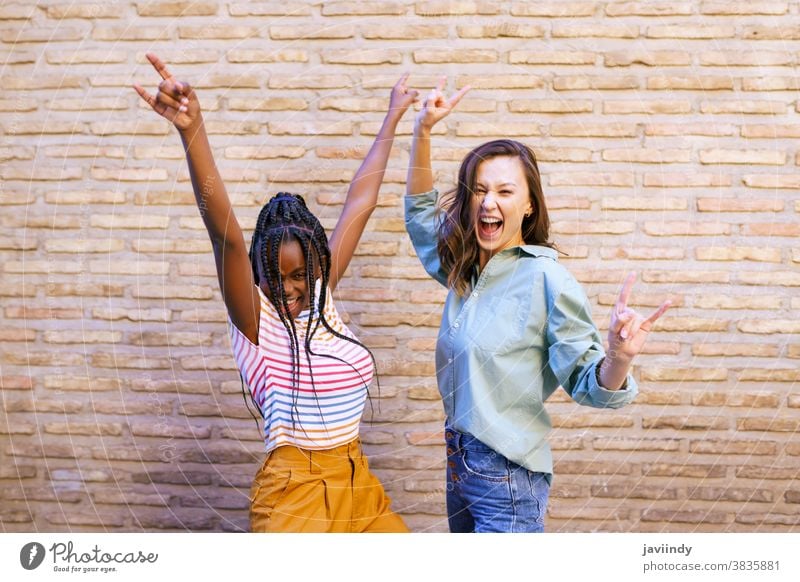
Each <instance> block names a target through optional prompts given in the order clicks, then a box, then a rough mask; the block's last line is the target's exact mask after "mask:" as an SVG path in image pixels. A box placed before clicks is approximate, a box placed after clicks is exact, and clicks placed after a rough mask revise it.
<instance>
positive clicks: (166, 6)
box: [136, 0, 218, 16]
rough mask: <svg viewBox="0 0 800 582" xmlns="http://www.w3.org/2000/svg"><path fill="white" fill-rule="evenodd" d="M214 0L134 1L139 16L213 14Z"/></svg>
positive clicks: (215, 8)
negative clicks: (177, 0)
mask: <svg viewBox="0 0 800 582" xmlns="http://www.w3.org/2000/svg"><path fill="white" fill-rule="evenodd" d="M217 6H218V5H217V3H216V2H198V1H197V0H191V1H187V2H156V3H150V2H148V3H138V2H137V3H136V13H137V14H138V15H139V16H214V15H215V14H216V13H217Z"/></svg>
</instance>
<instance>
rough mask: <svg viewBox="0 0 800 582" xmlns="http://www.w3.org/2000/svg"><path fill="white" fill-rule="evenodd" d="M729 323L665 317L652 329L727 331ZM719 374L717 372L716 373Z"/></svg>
mask: <svg viewBox="0 0 800 582" xmlns="http://www.w3.org/2000/svg"><path fill="white" fill-rule="evenodd" d="M729 326H730V322H729V321H727V320H722V319H717V318H713V319H707V318H702V317H667V318H662V319H659V320H658V321H657V322H656V324H655V326H654V329H656V330H658V331H700V332H713V331H728V328H729ZM716 373H717V374H719V372H716Z"/></svg>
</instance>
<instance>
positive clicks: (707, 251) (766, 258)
mask: <svg viewBox="0 0 800 582" xmlns="http://www.w3.org/2000/svg"><path fill="white" fill-rule="evenodd" d="M695 257H696V258H697V260H698V261H761V262H768V263H780V262H781V250H780V249H775V248H764V247H705V248H699V249H696V250H695ZM769 299H770V300H774V299H775V298H769ZM762 309H763V308H762Z"/></svg>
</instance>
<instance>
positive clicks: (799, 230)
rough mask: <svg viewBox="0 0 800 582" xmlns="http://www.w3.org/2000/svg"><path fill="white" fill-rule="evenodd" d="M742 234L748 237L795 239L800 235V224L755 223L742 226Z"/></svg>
mask: <svg viewBox="0 0 800 582" xmlns="http://www.w3.org/2000/svg"><path fill="white" fill-rule="evenodd" d="M742 232H743V234H745V235H748V236H749V235H753V236H792V237H795V236H798V235H800V224H790V223H784V222H756V223H750V224H744V225H742Z"/></svg>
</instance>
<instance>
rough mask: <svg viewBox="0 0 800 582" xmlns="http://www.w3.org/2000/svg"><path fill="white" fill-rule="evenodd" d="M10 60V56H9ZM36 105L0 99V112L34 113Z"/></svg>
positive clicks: (19, 100) (24, 101)
mask: <svg viewBox="0 0 800 582" xmlns="http://www.w3.org/2000/svg"><path fill="white" fill-rule="evenodd" d="M9 58H10V56H9ZM37 108H38V105H37V103H35V102H34V103H31V102H29V101H27V100H22V99H19V98H18V99H0V111H13V112H15V113H23V112H25V111H36V109H37Z"/></svg>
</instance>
